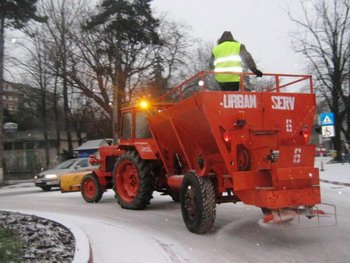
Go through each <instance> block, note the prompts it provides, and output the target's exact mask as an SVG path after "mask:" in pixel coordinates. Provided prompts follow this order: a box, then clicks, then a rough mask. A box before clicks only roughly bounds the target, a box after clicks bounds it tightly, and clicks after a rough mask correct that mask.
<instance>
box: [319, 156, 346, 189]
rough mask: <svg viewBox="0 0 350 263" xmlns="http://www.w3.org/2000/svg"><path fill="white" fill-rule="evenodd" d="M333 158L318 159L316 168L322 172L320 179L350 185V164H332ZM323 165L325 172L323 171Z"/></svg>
mask: <svg viewBox="0 0 350 263" xmlns="http://www.w3.org/2000/svg"><path fill="white" fill-rule="evenodd" d="M331 160H332V158H331V157H317V158H316V159H315V166H316V167H318V168H319V170H320V179H323V180H330V181H335V182H340V183H350V164H349V163H344V164H341V163H332V162H331ZM321 163H323V171H322V170H321V167H322V164H321Z"/></svg>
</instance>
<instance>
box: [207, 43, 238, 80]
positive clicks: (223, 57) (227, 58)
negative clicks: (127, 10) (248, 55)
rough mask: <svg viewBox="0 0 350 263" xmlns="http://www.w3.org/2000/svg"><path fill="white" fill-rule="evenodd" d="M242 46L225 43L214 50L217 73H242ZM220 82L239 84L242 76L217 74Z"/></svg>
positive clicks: (216, 77) (216, 76)
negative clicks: (240, 54) (240, 53)
mask: <svg viewBox="0 0 350 263" xmlns="http://www.w3.org/2000/svg"><path fill="white" fill-rule="evenodd" d="M240 50H241V44H240V43H238V42H233V41H225V42H223V43H221V44H220V45H217V46H216V47H215V48H214V49H213V55H214V67H215V68H214V71H215V72H229V71H230V72H242V65H241V57H240V56H239V52H240ZM215 79H216V80H217V81H218V82H239V81H240V76H239V75H236V74H235V75H234V74H215Z"/></svg>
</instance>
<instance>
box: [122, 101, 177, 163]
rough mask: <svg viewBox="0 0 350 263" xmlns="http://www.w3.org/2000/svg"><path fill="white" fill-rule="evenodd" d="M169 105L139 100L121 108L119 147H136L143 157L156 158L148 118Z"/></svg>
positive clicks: (130, 148)
mask: <svg viewBox="0 0 350 263" xmlns="http://www.w3.org/2000/svg"><path fill="white" fill-rule="evenodd" d="M171 105H172V104H171V103H151V102H149V101H146V100H141V101H140V102H138V103H137V104H136V106H134V107H128V108H123V109H122V110H121V115H120V116H121V118H120V129H119V144H118V146H119V149H122V150H134V149H136V151H137V152H138V153H139V154H140V156H141V157H142V158H143V159H148V160H150V159H156V156H155V153H156V151H157V146H156V144H155V142H154V139H153V135H152V133H151V131H150V128H149V123H148V118H149V116H150V115H156V114H158V113H161V112H162V111H164V110H165V109H167V108H168V107H170V106H171Z"/></svg>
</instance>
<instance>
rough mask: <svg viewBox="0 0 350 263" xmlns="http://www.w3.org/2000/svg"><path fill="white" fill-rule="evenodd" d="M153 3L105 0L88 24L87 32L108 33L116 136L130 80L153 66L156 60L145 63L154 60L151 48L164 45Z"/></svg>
mask: <svg viewBox="0 0 350 263" xmlns="http://www.w3.org/2000/svg"><path fill="white" fill-rule="evenodd" d="M150 2H151V0H134V1H132V0H131V1H130V0H129V1H128V0H104V1H103V2H102V4H101V5H100V10H99V13H98V14H96V15H95V16H93V17H92V18H91V20H90V21H88V22H87V24H86V27H85V28H86V30H87V31H94V30H99V31H101V30H102V31H103V33H104V34H103V35H104V39H101V43H100V48H101V52H102V53H104V55H106V58H107V60H108V63H106V64H107V65H106V66H105V68H106V69H107V70H106V71H107V72H108V74H109V75H110V78H111V80H112V83H113V109H112V112H113V113H112V116H113V128H114V129H115V130H114V131H113V136H116V130H117V129H118V122H119V112H120V109H121V107H122V106H123V103H124V102H125V100H126V98H127V97H128V94H130V92H129V93H128V92H127V89H128V86H127V83H128V80H129V79H130V78H131V77H132V76H133V75H135V74H141V72H144V71H146V70H148V69H150V68H151V66H152V62H149V63H147V62H144V61H147V60H148V61H151V60H152V59H154V58H152V57H151V55H150V53H149V52H147V49H148V48H150V47H152V46H155V45H161V41H160V38H159V35H158V32H157V29H158V26H159V20H158V19H156V18H154V17H153V14H152V10H151V7H150ZM145 58H146V59H145ZM140 61H143V62H142V63H140ZM129 99H130V98H129Z"/></svg>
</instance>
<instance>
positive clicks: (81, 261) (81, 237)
mask: <svg viewBox="0 0 350 263" xmlns="http://www.w3.org/2000/svg"><path fill="white" fill-rule="evenodd" d="M3 210H4V211H8V212H18V213H21V214H27V215H35V216H38V217H42V218H46V219H48V220H51V221H54V222H57V223H59V224H61V225H63V226H64V227H66V228H67V229H68V230H69V231H70V232H71V233H72V234H73V236H74V239H75V251H74V258H73V261H72V262H73V263H93V256H92V249H91V246H90V242H89V239H88V237H87V235H86V234H85V233H84V232H83V231H82V230H81V229H80V228H78V227H76V226H75V225H73V224H71V223H67V222H66V221H64V220H62V219H57V218H54V215H53V214H50V213H45V212H36V211H28V210H8V209H3Z"/></svg>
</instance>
